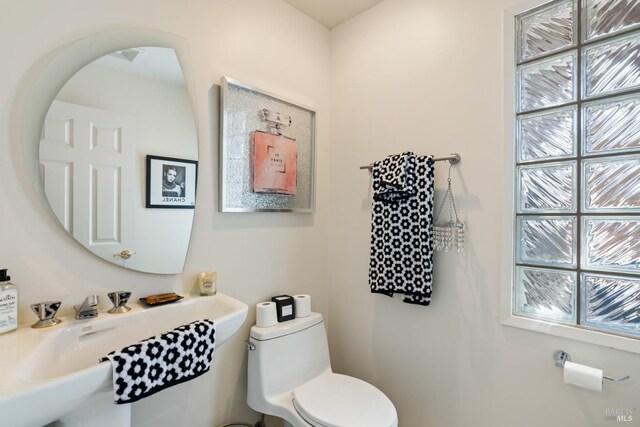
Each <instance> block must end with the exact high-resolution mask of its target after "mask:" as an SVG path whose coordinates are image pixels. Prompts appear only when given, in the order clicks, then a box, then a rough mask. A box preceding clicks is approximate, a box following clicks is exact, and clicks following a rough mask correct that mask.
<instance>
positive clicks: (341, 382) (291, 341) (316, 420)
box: [247, 313, 398, 427]
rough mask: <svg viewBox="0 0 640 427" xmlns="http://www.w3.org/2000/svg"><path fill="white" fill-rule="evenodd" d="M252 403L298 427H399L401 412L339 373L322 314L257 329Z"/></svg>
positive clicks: (250, 392) (252, 344)
mask: <svg viewBox="0 0 640 427" xmlns="http://www.w3.org/2000/svg"><path fill="white" fill-rule="evenodd" d="M249 342H250V351H249V368H248V370H249V372H248V391H247V403H248V404H249V406H250V407H251V408H252V409H254V410H256V411H258V412H261V413H263V414H267V415H273V416H276V417H280V418H282V419H283V420H284V421H285V426H287V427H288V426H293V427H308V426H314V427H397V425H398V419H397V414H396V409H395V407H394V406H393V403H391V401H390V400H389V398H388V397H387V396H385V395H384V393H382V392H381V391H380V390H378V389H377V388H376V387H374V386H373V385H371V384H369V383H367V382H365V381H362V380H359V379H357V378H353V377H349V376H346V375H340V374H336V373H333V371H332V370H331V364H330V361H329V347H328V344H327V336H326V330H325V327H324V321H323V319H322V315H321V314H319V313H311V315H310V316H308V317H303V318H296V319H294V320H290V321H288V322H282V323H278V324H277V325H275V326H272V327H269V328H260V327H258V326H255V325H254V326H253V327H252V328H251V332H250V338H249Z"/></svg>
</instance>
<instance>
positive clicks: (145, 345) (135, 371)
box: [100, 319, 216, 404]
mask: <svg viewBox="0 0 640 427" xmlns="http://www.w3.org/2000/svg"><path fill="white" fill-rule="evenodd" d="M215 337H216V330H215V325H214V323H213V321H211V320H208V319H205V320H198V321H196V322H193V323H189V324H188V325H183V326H180V327H178V328H176V329H174V330H173V331H170V332H165V333H163V334H161V335H156V336H153V337H151V338H147V339H146V340H143V341H140V342H139V343H137V344H133V345H130V346H128V347H125V348H123V349H122V350H118V351H112V352H111V353H109V354H108V355H107V356H106V357H103V358H101V359H100V362H106V361H107V360H110V361H111V364H112V366H113V395H114V400H115V403H116V404H124V403H131V402H136V401H138V400H140V399H142V398H144V397H147V396H151V395H152V394H154V393H157V392H159V391H161V390H164V389H165V388H168V387H171V386H174V385H176V384H180V383H183V382H185V381H188V380H191V379H193V378H196V377H198V376H200V375H202V374H204V373H205V372H207V371H208V370H209V367H210V366H211V359H212V357H213V350H214V349H215V341H216V339H215Z"/></svg>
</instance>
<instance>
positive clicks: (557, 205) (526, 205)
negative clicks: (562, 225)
mask: <svg viewBox="0 0 640 427" xmlns="http://www.w3.org/2000/svg"><path fill="white" fill-rule="evenodd" d="M517 176H518V193H517V203H518V212H519V213H526V212H532V213H535V212H575V211H576V197H575V194H576V180H575V177H576V163H575V162H563V163H553V164H544V165H536V166H519V167H518V168H517Z"/></svg>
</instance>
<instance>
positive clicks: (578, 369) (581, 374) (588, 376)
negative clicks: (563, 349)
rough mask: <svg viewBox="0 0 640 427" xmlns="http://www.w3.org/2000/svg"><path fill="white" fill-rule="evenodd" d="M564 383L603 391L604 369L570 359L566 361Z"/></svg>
mask: <svg viewBox="0 0 640 427" xmlns="http://www.w3.org/2000/svg"><path fill="white" fill-rule="evenodd" d="M564 383H565V384H573V385H576V386H578V387H584V388H588V389H589V390H594V391H598V392H600V391H602V369H596V368H592V367H591V366H585V365H580V364H579V363H573V362H569V361H567V362H564Z"/></svg>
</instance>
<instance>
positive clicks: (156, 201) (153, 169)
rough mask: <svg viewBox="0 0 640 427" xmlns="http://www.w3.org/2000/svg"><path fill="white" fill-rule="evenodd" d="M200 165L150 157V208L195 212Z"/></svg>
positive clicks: (148, 180)
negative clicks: (191, 210)
mask: <svg viewBox="0 0 640 427" xmlns="http://www.w3.org/2000/svg"><path fill="white" fill-rule="evenodd" d="M197 176H198V162H197V161H196V160H188V159H178V158H173V157H161V156H154V155H151V154H148V155H147V185H146V193H147V194H146V207H147V208H160V209H194V208H195V206H196V185H197Z"/></svg>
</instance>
